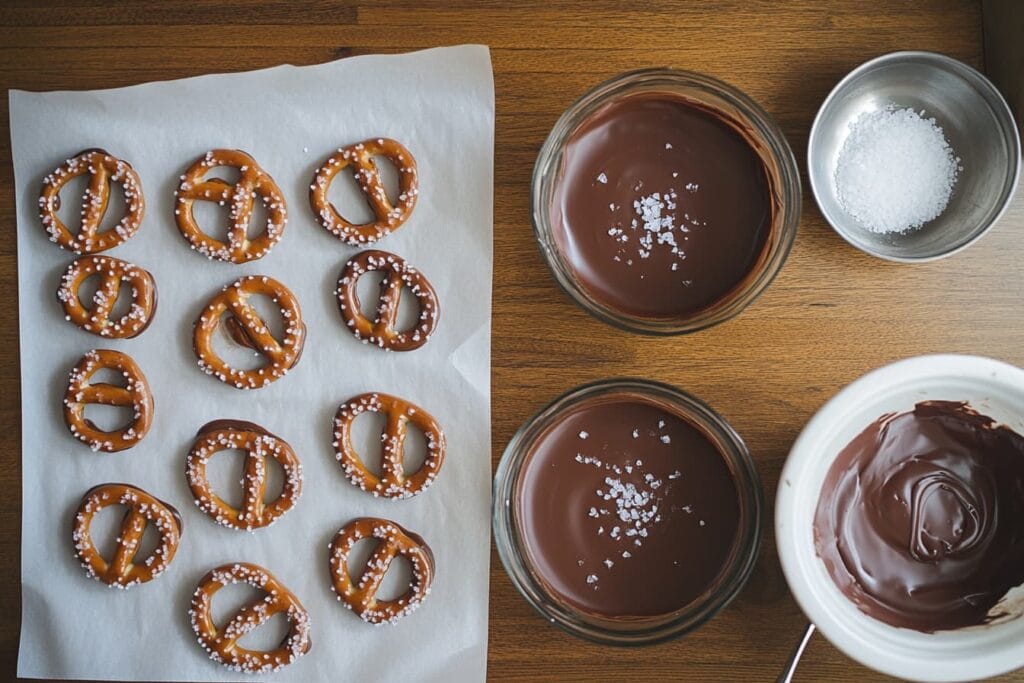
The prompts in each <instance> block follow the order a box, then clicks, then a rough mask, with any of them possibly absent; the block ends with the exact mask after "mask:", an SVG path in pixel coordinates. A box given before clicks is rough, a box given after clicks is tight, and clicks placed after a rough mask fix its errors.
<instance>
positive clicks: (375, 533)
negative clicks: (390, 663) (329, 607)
mask: <svg viewBox="0 0 1024 683" xmlns="http://www.w3.org/2000/svg"><path fill="white" fill-rule="evenodd" d="M367 538H372V539H376V541H377V545H376V547H375V548H374V549H373V551H372V554H371V555H370V559H369V560H367V562H366V567H365V568H364V569H363V572H362V574H360V575H358V576H356V575H355V574H354V573H353V571H352V568H351V567H350V566H349V553H350V552H351V551H352V548H353V547H354V546H355V545H356V543H358V542H359V541H361V540H363V539H367ZM398 556H402V557H404V558H405V559H406V560H408V562H409V564H410V565H411V567H412V577H411V580H410V583H409V587H408V589H407V590H406V591H405V592H404V593H403V594H402V595H400V596H399V597H397V598H395V599H393V600H384V599H382V598H379V597H377V594H378V592H379V591H380V587H381V584H382V583H383V582H384V575H385V574H387V572H388V569H389V568H390V567H391V563H392V561H394V559H395V558H396V557H398ZM328 564H329V568H330V571H331V579H332V585H331V590H332V591H334V593H335V595H337V597H338V600H339V601H341V603H342V604H344V605H345V607H346V608H348V609H350V610H352V611H354V612H355V613H356V614H358V615H359V616H360V618H362V619H363V621H366V622H369V623H371V624H377V625H380V624H388V623H391V624H393V623H395V622H396V621H398V620H399V619H401V618H402V617H404V616H406V615H408V614H410V613H411V612H413V611H414V610H416V609H417V608H418V607H419V606H420V605H421V604H422V603H423V600H424V599H425V598H426V597H427V595H429V594H430V584H431V582H432V581H433V580H434V571H435V570H434V554H433V553H432V552H431V551H430V546H428V545H427V543H426V541H424V540H423V538H421V537H420V536H419V535H418V534H414V533H413V532H411V531H408V530H407V529H404V528H402V527H401V526H399V525H398V524H396V523H395V522H392V521H389V520H386V519H379V518H374V517H363V518H360V519H355V520H353V521H351V522H349V523H348V524H346V525H345V526H344V527H342V529H341V530H340V531H338V533H337V535H336V536H335V537H334V540H332V541H331V544H330V546H329V555H328Z"/></svg>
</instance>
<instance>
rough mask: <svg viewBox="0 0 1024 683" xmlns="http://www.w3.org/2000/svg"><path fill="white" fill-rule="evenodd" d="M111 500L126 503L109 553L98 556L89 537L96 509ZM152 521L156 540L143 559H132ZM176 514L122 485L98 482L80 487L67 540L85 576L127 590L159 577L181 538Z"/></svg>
mask: <svg viewBox="0 0 1024 683" xmlns="http://www.w3.org/2000/svg"><path fill="white" fill-rule="evenodd" d="M111 505H123V506H124V507H126V508H127V511H126V512H125V516H124V519H123V520H122V521H121V526H120V530H119V532H118V535H117V540H116V544H115V550H114V554H113V557H111V558H110V559H109V560H108V559H106V558H104V557H103V556H102V555H101V554H100V552H99V550H97V548H96V545H95V543H94V542H93V539H92V522H93V519H94V518H95V516H96V514H97V513H99V512H100V511H101V510H103V509H104V508H106V507H109V506H111ZM149 524H152V525H153V526H154V527H155V528H156V531H157V534H158V535H159V536H160V543H159V545H158V546H157V547H156V549H155V550H153V552H152V553H150V554H149V555H148V556H147V557H146V558H145V559H143V560H141V561H138V562H137V561H136V560H135V558H136V555H137V554H138V551H139V547H140V544H141V542H142V536H143V534H144V533H145V531H146V526H147V525H149ZM181 531H182V525H181V516H180V515H179V514H178V511H177V510H176V509H175V508H174V506H173V505H170V504H169V503H165V502H163V501H161V500H159V499H157V498H154V497H153V496H152V495H150V494H149V493H147V492H145V491H143V490H142V489H140V488H136V487H134V486H129V485H128V484H116V483H111V484H101V485H100V486H94V487H93V488H91V489H89V490H88V491H86V493H85V495H84V496H83V497H82V503H81V504H80V505H79V507H78V510H77V511H76V513H75V519H74V524H73V527H72V533H71V537H72V541H73V542H74V546H75V556H76V557H78V559H79V561H80V562H81V563H82V567H83V568H84V569H85V571H86V574H87V575H88V576H90V577H91V578H94V579H96V580H97V581H101V582H103V583H105V584H107V585H108V586H110V587H111V588H122V589H127V588H131V587H132V586H134V585H136V584H140V583H145V582H147V581H152V580H153V579H155V578H156V577H158V576H160V574H162V573H163V572H164V571H165V570H166V569H167V567H168V566H169V565H170V563H171V560H172V559H174V554H175V552H176V551H177V549H178V543H179V542H180V540H181Z"/></svg>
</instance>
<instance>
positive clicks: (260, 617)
mask: <svg viewBox="0 0 1024 683" xmlns="http://www.w3.org/2000/svg"><path fill="white" fill-rule="evenodd" d="M236 583H247V584H249V585H250V586H252V587H253V588H256V589H258V590H261V591H263V592H264V593H266V595H265V596H264V597H262V598H259V599H257V600H256V601H254V602H251V603H249V604H248V605H246V606H245V607H242V608H241V609H240V610H238V612H236V613H235V615H234V616H233V617H231V620H230V621H228V622H227V625H226V626H224V627H223V628H218V627H217V624H215V623H214V621H213V596H214V595H216V594H217V591H219V590H220V589H221V588H223V587H224V586H227V585H228V584H236ZM281 612H284V614H285V616H287V617H288V622H289V624H290V628H289V629H288V633H287V635H285V637H284V639H283V640H282V641H281V644H280V645H279V646H278V647H276V648H275V649H273V650H270V651H266V652H265V651H263V650H249V649H246V648H244V647H242V646H241V645H239V644H238V641H239V639H241V638H242V636H244V635H245V634H247V633H249V632H251V631H255V630H256V629H258V628H259V627H260V626H262V625H263V624H265V623H267V622H268V621H269V620H270V619H271V617H273V616H274V615H275V614H279V613H281ZM188 614H189V618H190V619H191V621H192V629H193V630H194V631H195V632H196V635H197V636H198V637H199V644H200V645H201V646H202V647H203V649H204V650H206V651H207V652H208V653H209V654H210V659H212V660H213V661H215V662H219V663H221V664H223V665H224V666H226V667H228V668H229V669H231V670H232V671H238V672H242V673H253V674H259V673H267V672H270V671H277V670H278V669H280V668H281V667H283V666H287V665H288V664H291V663H292V662H294V661H295V660H296V659H298V658H299V657H301V656H302V655H304V654H306V653H307V652H309V648H310V647H311V645H312V642H311V641H310V638H309V627H310V619H309V612H307V611H306V608H305V607H303V606H302V603H301V602H299V599H298V598H297V597H295V595H293V594H292V592H291V591H289V590H288V589H287V588H285V587H284V585H282V584H281V582H280V581H278V580H277V579H276V578H274V575H273V574H271V573H270V572H268V571H267V570H266V569H264V568H263V567H260V566H259V565H255V564H249V563H247V562H236V563H234V564H225V565H221V566H220V567H217V568H216V569H211V570H210V571H209V572H208V573H207V574H206V576H204V577H203V578H202V580H201V581H200V582H199V585H198V586H197V587H196V590H195V593H193V594H192V607H191V609H189V611H188Z"/></svg>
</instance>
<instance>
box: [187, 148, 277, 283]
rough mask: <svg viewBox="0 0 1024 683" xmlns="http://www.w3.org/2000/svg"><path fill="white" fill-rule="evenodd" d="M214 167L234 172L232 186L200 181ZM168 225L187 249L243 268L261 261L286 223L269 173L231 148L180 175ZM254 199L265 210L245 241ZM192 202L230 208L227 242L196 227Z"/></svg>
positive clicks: (216, 152) (209, 155) (209, 154)
mask: <svg viewBox="0 0 1024 683" xmlns="http://www.w3.org/2000/svg"><path fill="white" fill-rule="evenodd" d="M219 166H231V167H233V168H237V169H238V170H239V172H240V174H241V175H240V176H239V178H238V182H236V183H235V184H234V185H232V184H231V183H228V182H227V181H225V180H222V179H220V178H211V179H209V180H204V178H205V176H206V174H207V173H208V172H209V171H210V170H211V169H213V168H216V167H219ZM175 199H176V202H175V206H174V220H175V222H176V223H177V224H178V230H179V231H180V232H181V234H182V236H183V237H184V238H185V239H186V240H188V242H189V244H191V245H192V248H193V249H195V250H196V251H198V252H199V253H200V254H202V255H203V256H206V257H207V258H210V259H217V260H219V261H228V262H230V263H247V262H249V261H254V260H256V259H258V258H263V256H264V255H266V253H267V252H268V251H270V249H271V247H273V246H274V245H275V244H277V243H278V241H279V240H280V239H281V237H282V235H284V227H285V225H287V223H288V205H287V203H286V202H285V200H284V195H283V194H282V193H281V188H279V187H278V186H277V183H275V182H274V179H273V178H272V177H270V174H269V173H267V172H266V171H264V170H263V168H262V167H260V165H259V164H258V163H256V160H255V159H253V158H252V157H251V156H249V155H248V154H246V153H245V152H243V151H241V150H237V149H214V150H211V151H209V152H207V153H206V154H205V155H204V156H202V157H200V158H199V159H197V160H196V162H195V163H193V164H192V166H190V167H189V169H188V170H187V171H185V173H184V174H183V175H182V176H181V183H180V184H179V185H178V189H177V192H176V193H175ZM257 199H259V200H260V201H261V202H262V203H263V206H264V207H266V210H267V223H266V225H265V226H264V228H263V231H262V232H260V234H259V235H258V236H256V237H254V238H252V239H249V237H248V230H249V224H250V223H251V222H252V218H253V207H254V205H255V203H256V200H257ZM197 201H207V202H216V203H218V204H220V205H221V206H225V205H230V207H231V209H230V213H229V214H228V215H229V220H230V224H229V225H228V239H227V242H224V241H222V240H219V239H216V238H214V237H211V236H210V235H208V234H207V233H205V232H204V231H203V229H202V228H200V227H199V224H198V223H197V222H196V217H195V213H194V211H193V204H194V203H195V202H197Z"/></svg>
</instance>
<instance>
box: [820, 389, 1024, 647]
mask: <svg viewBox="0 0 1024 683" xmlns="http://www.w3.org/2000/svg"><path fill="white" fill-rule="evenodd" d="M814 537H815V545H816V548H817V551H818V555H819V556H820V557H821V559H822V560H823V561H824V563H825V566H826V567H827V568H828V571H829V574H830V575H831V576H832V579H833V581H835V583H836V585H837V586H838V587H839V589H840V590H842V592H843V593H844V594H845V595H846V596H847V597H848V598H849V599H850V600H851V601H852V602H853V603H854V604H855V605H857V607H858V608H860V610H861V611H863V612H864V613H866V614H868V615H870V616H872V617H875V618H876V619H879V620H881V621H883V622H885V623H887V624H891V625H892V626H899V627H904V628H910V629H915V630H918V631H924V632H927V633H930V632H933V631H940V630H949V629H956V628H961V627H964V626H973V625H978V624H984V623H986V622H988V621H990V620H992V619H995V618H998V617H1000V616H1002V611H1001V609H1000V608H999V607H998V603H999V601H1000V599H1001V598H1002V597H1003V596H1004V595H1006V593H1007V591H1009V590H1010V589H1011V588H1013V587H1015V586H1018V585H1020V584H1021V583H1024V437H1021V436H1020V435H1019V434H1017V433H1016V432H1014V431H1013V430H1011V429H1010V428H1009V427H1006V426H1001V425H997V424H996V423H995V421H994V420H992V419H991V418H989V417H986V416H985V415H981V414H979V413H978V412H976V411H975V410H973V409H972V408H971V407H969V406H968V405H967V404H966V403H958V402H952V401H927V402H923V403H918V404H917V405H916V406H915V407H914V410H913V411H911V412H907V413H893V414H888V415H883V416H882V417H880V418H879V419H878V420H876V421H875V422H873V423H872V424H871V425H869V426H868V427H867V428H866V429H865V430H864V431H863V432H861V433H860V434H858V435H857V437H856V438H854V439H853V441H851V442H850V444H849V445H848V446H846V448H844V449H843V450H842V452H840V454H839V456H838V457H837V458H836V460H835V462H834V463H833V465H832V467H831V469H830V470H829V473H828V476H827V477H826V479H825V483H824V485H823V486H822V491H821V498H820V500H819V502H818V508H817V513H816V515H815V520H814Z"/></svg>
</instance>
